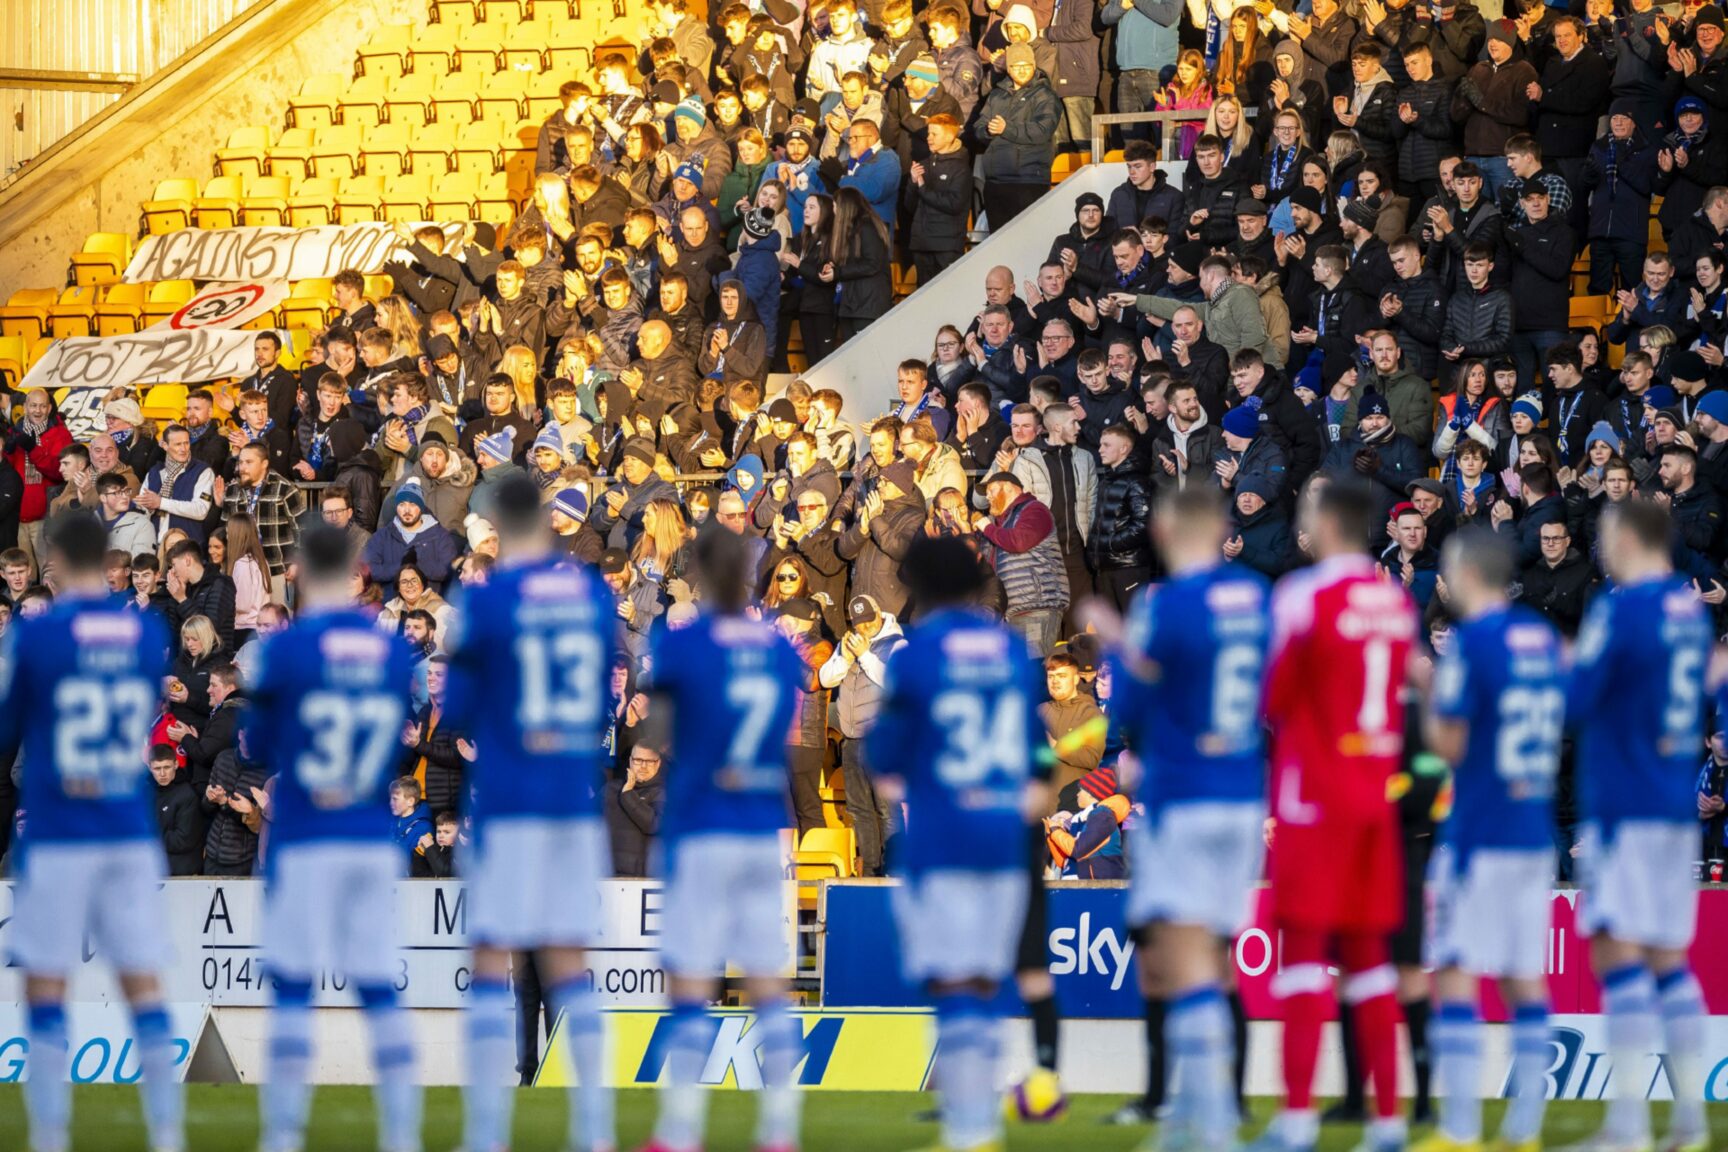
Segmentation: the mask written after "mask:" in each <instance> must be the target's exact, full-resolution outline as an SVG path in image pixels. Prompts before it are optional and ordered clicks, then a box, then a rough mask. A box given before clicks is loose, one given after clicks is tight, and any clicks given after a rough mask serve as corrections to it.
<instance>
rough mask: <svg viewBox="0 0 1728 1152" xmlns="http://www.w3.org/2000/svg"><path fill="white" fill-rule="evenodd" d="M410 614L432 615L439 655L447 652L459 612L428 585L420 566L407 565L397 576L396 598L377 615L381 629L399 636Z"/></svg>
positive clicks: (387, 602)
mask: <svg viewBox="0 0 1728 1152" xmlns="http://www.w3.org/2000/svg"><path fill="white" fill-rule="evenodd" d="M410 612H428V613H431V616H432V619H433V620H435V621H437V623H438V631H437V633H436V634H435V635H434V637H433V639H434V640H436V641H437V647H438V651H440V652H442V651H444V645H445V642H446V640H447V639H448V637H449V635H450V630H451V629H453V628H454V627H455V626H456V610H455V609H454V608H452V607H451V606H450V602H449V601H448V600H446V599H444V597H442V596H440V595H439V594H438V592H437V590H436V589H434V588H433V587H432V585H431V584H429V583H428V582H427V580H426V574H425V573H424V572H422V571H420V568H419V567H418V566H417V565H414V564H404V565H403V566H402V571H400V572H398V573H397V574H396V595H395V596H393V597H391V598H390V599H389V600H388V601H386V602H385V604H384V608H383V611H381V612H379V613H378V627H380V628H382V629H383V630H384V631H386V632H390V633H395V634H398V635H399V634H400V633H401V631H402V621H403V620H404V619H405V618H406V617H407V615H408V613H410Z"/></svg>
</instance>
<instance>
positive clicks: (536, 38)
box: [355, 20, 635, 79]
mask: <svg viewBox="0 0 1728 1152" xmlns="http://www.w3.org/2000/svg"><path fill="white" fill-rule="evenodd" d="M607 31H608V30H607V29H606V28H604V27H597V26H596V25H594V24H592V23H589V24H581V23H576V22H567V21H556V20H554V21H531V22H528V23H524V24H505V23H493V24H467V25H460V24H433V25H431V26H430V27H428V28H421V29H416V28H410V27H409V26H407V25H401V24H387V25H384V26H383V27H382V28H380V29H379V30H378V31H377V32H376V33H374V34H373V36H372V39H370V40H368V41H367V42H366V43H365V44H364V45H363V46H362V47H361V48H360V51H359V52H357V53H356V54H355V72H356V74H357V75H361V76H377V77H384V78H388V79H397V78H402V79H405V78H407V77H408V76H424V75H432V76H446V75H450V74H452V73H456V72H463V73H469V74H473V73H480V74H489V73H494V72H509V71H528V72H541V71H548V70H549V71H574V70H575V69H578V68H587V67H590V66H591V65H592V63H593V59H594V53H595V48H594V45H595V44H596V43H597V42H599V41H600V39H601V37H602V36H603V35H604V34H605V33H606V32H607ZM613 43H614V44H615V46H616V47H617V49H618V50H619V51H621V52H623V53H624V54H625V55H626V56H628V55H630V54H632V53H633V52H634V51H635V49H634V47H633V46H632V45H630V44H627V43H623V42H621V41H616V40H614V41H613Z"/></svg>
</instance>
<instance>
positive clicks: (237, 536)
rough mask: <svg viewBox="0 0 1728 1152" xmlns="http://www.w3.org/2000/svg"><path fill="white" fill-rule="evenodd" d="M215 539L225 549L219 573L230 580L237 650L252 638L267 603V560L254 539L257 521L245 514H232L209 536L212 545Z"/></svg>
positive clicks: (268, 564)
mask: <svg viewBox="0 0 1728 1152" xmlns="http://www.w3.org/2000/svg"><path fill="white" fill-rule="evenodd" d="M218 538H220V539H221V540H222V542H223V543H224V544H225V545H226V546H227V552H226V555H225V556H224V557H223V559H222V563H221V568H222V571H223V572H225V573H227V574H228V578H229V579H230V580H232V581H234V647H235V648H239V647H240V645H242V644H244V643H246V641H248V640H250V639H252V634H253V633H254V632H256V631H257V630H258V613H259V612H260V611H261V610H262V609H263V607H264V605H266V604H268V603H269V602H270V561H269V560H268V559H267V558H266V557H265V555H264V545H263V544H262V543H260V542H259V540H258V525H257V522H256V521H254V520H253V519H252V517H251V516H250V515H249V514H247V513H245V512H236V513H234V514H233V515H232V516H230V517H228V525H227V527H225V528H224V529H223V530H222V531H221V532H212V533H211V534H210V539H211V541H212V542H214V541H215V540H217V539H218Z"/></svg>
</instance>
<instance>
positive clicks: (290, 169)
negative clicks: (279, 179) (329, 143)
mask: <svg viewBox="0 0 1728 1152" xmlns="http://www.w3.org/2000/svg"><path fill="white" fill-rule="evenodd" d="M326 131H328V129H326ZM317 144H318V129H316V128H290V129H288V130H287V131H286V132H284V133H282V137H281V139H279V140H277V141H276V143H275V144H274V145H272V146H271V148H270V151H269V152H268V153H267V154H266V155H265V157H264V174H265V175H266V176H287V177H288V178H290V179H293V180H298V179H300V178H301V177H303V176H306V175H308V174H309V173H310V172H311V171H312V150H313V149H314V148H315V147H317Z"/></svg>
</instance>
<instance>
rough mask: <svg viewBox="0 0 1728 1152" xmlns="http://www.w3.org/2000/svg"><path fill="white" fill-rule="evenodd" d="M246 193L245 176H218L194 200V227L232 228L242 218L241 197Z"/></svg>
mask: <svg viewBox="0 0 1728 1152" xmlns="http://www.w3.org/2000/svg"><path fill="white" fill-rule="evenodd" d="M245 195H246V178H245V177H244V176H217V177H216V178H214V179H213V180H211V181H210V182H209V183H208V184H206V185H204V194H203V195H202V196H200V197H198V199H196V200H194V201H192V227H194V228H232V227H234V225H235V224H236V223H237V222H238V220H239V219H240V199H241V197H243V196H245Z"/></svg>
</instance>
